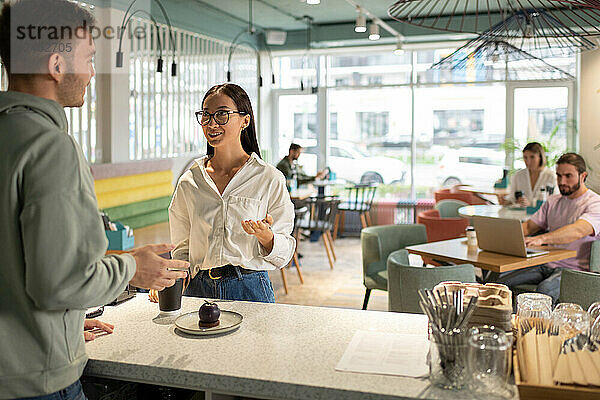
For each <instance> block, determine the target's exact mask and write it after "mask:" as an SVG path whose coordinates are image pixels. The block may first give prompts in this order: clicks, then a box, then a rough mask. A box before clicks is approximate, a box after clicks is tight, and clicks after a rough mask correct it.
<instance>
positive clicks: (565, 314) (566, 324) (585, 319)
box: [552, 309, 590, 337]
mask: <svg viewBox="0 0 600 400" xmlns="http://www.w3.org/2000/svg"><path fill="white" fill-rule="evenodd" d="M552 324H553V325H555V326H558V328H559V334H560V335H565V336H566V337H572V336H575V335H577V334H579V333H584V334H588V332H589V329H590V315H589V314H588V313H587V311H582V310H571V309H560V310H555V311H554V312H553V313H552Z"/></svg>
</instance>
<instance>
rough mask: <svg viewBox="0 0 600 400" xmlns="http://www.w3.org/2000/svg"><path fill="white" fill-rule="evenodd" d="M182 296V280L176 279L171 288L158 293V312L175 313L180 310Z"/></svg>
mask: <svg viewBox="0 0 600 400" xmlns="http://www.w3.org/2000/svg"><path fill="white" fill-rule="evenodd" d="M182 295H183V279H177V280H176V281H175V284H174V285H173V286H171V287H166V288H164V289H163V290H161V291H160V292H158V308H159V309H160V311H177V310H179V309H181V296H182Z"/></svg>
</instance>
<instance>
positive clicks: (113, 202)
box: [96, 178, 173, 208]
mask: <svg viewBox="0 0 600 400" xmlns="http://www.w3.org/2000/svg"><path fill="white" fill-rule="evenodd" d="M111 179H114V178H111ZM172 194H173V185H172V184H171V182H170V181H169V183H161V184H158V185H148V186H143V187H136V188H133V189H131V188H128V189H125V190H116V191H112V192H105V193H99V194H97V195H96V197H97V198H98V207H100V208H110V207H116V206H122V205H124V204H129V203H136V202H138V201H144V200H151V199H155V198H157V197H163V196H171V195H172Z"/></svg>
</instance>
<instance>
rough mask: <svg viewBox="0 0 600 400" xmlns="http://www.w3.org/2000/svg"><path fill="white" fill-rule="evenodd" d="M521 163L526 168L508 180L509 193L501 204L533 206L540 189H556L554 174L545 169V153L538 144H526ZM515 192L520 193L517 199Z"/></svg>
mask: <svg viewBox="0 0 600 400" xmlns="http://www.w3.org/2000/svg"><path fill="white" fill-rule="evenodd" d="M523 161H525V166H526V167H527V168H524V169H520V170H518V171H517V172H515V173H514V174H513V175H512V177H511V178H510V189H509V190H510V193H509V194H508V195H507V196H506V197H505V198H504V199H503V201H502V202H501V203H502V204H519V205H521V206H529V205H535V203H536V201H537V199H539V198H541V189H542V188H544V190H547V187H548V186H550V187H552V190H554V188H555V187H556V174H555V173H554V171H552V170H551V169H550V168H548V167H547V162H546V153H545V152H544V148H543V147H542V145H541V144H539V143H538V142H531V143H527V145H526V146H525V147H524V148H523ZM516 192H521V196H520V197H519V198H517V197H516V196H515V193H516Z"/></svg>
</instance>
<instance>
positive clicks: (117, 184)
mask: <svg viewBox="0 0 600 400" xmlns="http://www.w3.org/2000/svg"><path fill="white" fill-rule="evenodd" d="M172 181H173V172H172V171H171V170H167V171H158V172H149V173H147V174H136V175H127V176H119V177H116V178H107V179H98V180H96V181H95V182H94V187H95V190H96V195H97V196H98V197H100V195H101V194H105V193H109V192H115V191H121V190H129V189H135V188H141V187H145V186H151V185H159V184H165V183H168V184H171V182H172ZM144 200H146V199H144Z"/></svg>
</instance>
